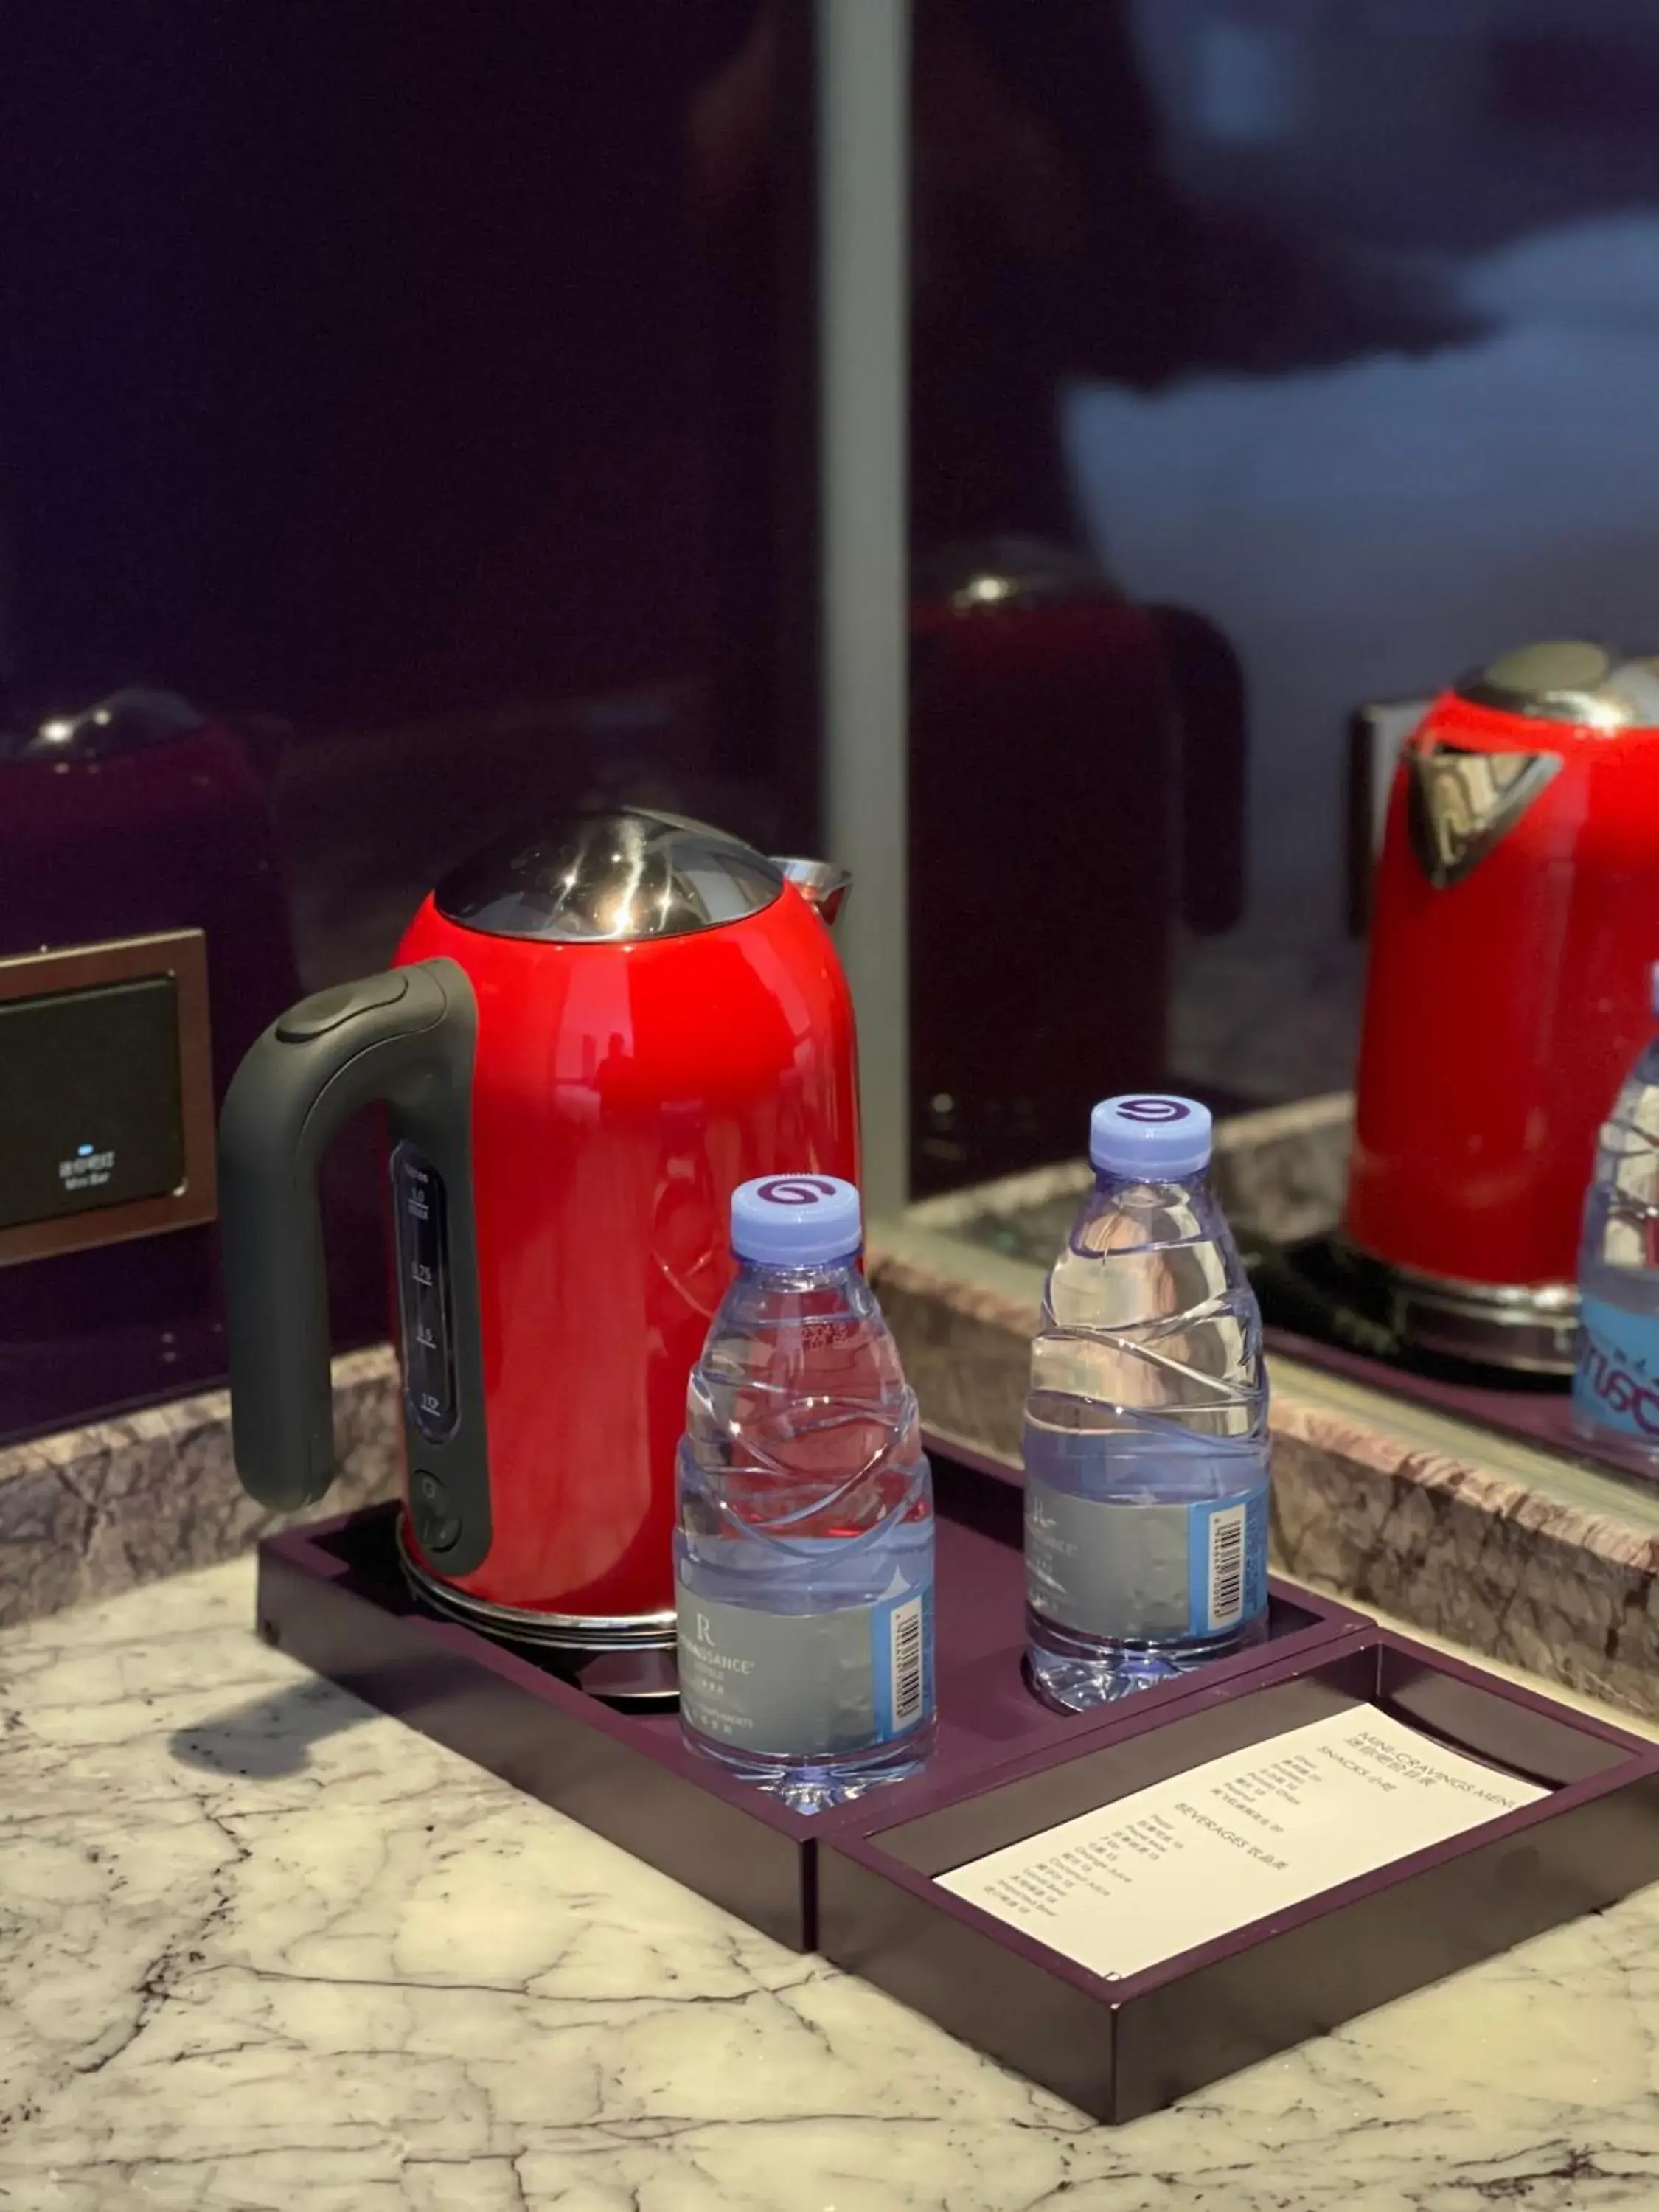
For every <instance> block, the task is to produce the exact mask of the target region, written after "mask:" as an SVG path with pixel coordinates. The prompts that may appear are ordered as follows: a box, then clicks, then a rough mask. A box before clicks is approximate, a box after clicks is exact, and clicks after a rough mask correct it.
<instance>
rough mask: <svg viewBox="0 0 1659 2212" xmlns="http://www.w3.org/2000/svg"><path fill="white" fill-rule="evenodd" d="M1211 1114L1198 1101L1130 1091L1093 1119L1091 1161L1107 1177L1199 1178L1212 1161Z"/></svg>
mask: <svg viewBox="0 0 1659 2212" xmlns="http://www.w3.org/2000/svg"><path fill="white" fill-rule="evenodd" d="M1210 1138H1211V1127H1210V1109H1209V1108H1208V1107H1207V1106H1204V1105H1201V1104H1200V1103H1199V1101H1198V1100H1197V1099H1196V1098H1172V1097H1170V1096H1169V1094H1168V1093H1167V1092H1164V1091H1130V1092H1127V1094H1126V1095H1125V1096H1124V1097H1121V1098H1103V1099H1102V1100H1101V1102H1100V1103H1099V1105H1098V1106H1097V1107H1096V1108H1095V1110H1094V1112H1093V1113H1092V1114H1091V1115H1090V1117H1089V1158H1091V1160H1092V1161H1093V1163H1094V1164H1095V1166H1096V1167H1097V1168H1099V1169H1101V1170H1103V1171H1104V1172H1105V1173H1107V1174H1109V1175H1125V1176H1140V1177H1141V1178H1142V1179H1143V1180H1148V1179H1149V1180H1151V1181H1153V1182H1157V1181H1158V1180H1159V1179H1160V1178H1162V1177H1164V1176H1188V1175H1196V1174H1197V1173H1198V1172H1199V1170H1200V1169H1201V1168H1202V1167H1203V1166H1205V1164H1206V1162H1207V1161H1208V1159H1209V1157H1210Z"/></svg>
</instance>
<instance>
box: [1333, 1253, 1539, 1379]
mask: <svg viewBox="0 0 1659 2212" xmlns="http://www.w3.org/2000/svg"><path fill="white" fill-rule="evenodd" d="M1333 1243H1334V1256H1335V1258H1336V1259H1337V1260H1338V1261H1339V1262H1340V1265H1341V1266H1342V1267H1343V1268H1344V1269H1345V1270H1346V1273H1348V1274H1349V1275H1350V1277H1351V1278H1352V1281H1353V1284H1354V1286H1355V1289H1356V1291H1358V1292H1359V1293H1360V1295H1361V1296H1362V1297H1364V1300H1365V1303H1366V1304H1368V1305H1369V1306H1370V1307H1371V1308H1372V1309H1373V1310H1376V1311H1377V1312H1379V1313H1384V1314H1386V1315H1387V1316H1388V1322H1389V1326H1390V1327H1391V1328H1393V1329H1394V1330H1395V1333H1396V1334H1398V1335H1399V1337H1400V1338H1401V1341H1402V1342H1403V1343H1406V1344H1409V1345H1415V1346H1419V1348H1420V1349H1421V1350H1423V1351H1425V1352H1438V1353H1440V1354H1441V1355H1442V1357H1443V1358H1449V1359H1457V1360H1462V1361H1465V1362H1468V1364H1473V1365H1476V1366H1480V1367H1496V1368H1502V1369H1504V1370H1508V1371H1509V1372H1510V1373H1513V1374H1518V1375H1539V1376H1561V1377H1563V1378H1565V1377H1566V1376H1570V1375H1571V1373H1572V1370H1573V1365H1574V1363H1575V1361H1576V1359H1577V1351H1578V1292H1577V1289H1576V1287H1575V1286H1574V1285H1572V1284H1571V1283H1528V1284H1506V1283H1471V1282H1466V1281H1463V1280H1461V1279H1458V1278H1456V1277H1454V1276H1449V1275H1433V1274H1430V1273H1427V1272H1426V1271H1425V1270H1424V1269H1421V1268H1418V1267H1403V1266H1401V1264H1400V1263H1399V1262H1398V1261H1391V1260H1382V1259H1379V1258H1378V1257H1377V1256H1376V1254H1375V1253H1371V1252H1367V1251H1365V1250H1364V1248H1363V1247H1362V1246H1360V1245H1358V1244H1355V1243H1352V1242H1351V1241H1350V1240H1349V1239H1347V1238H1346V1237H1338V1238H1336V1239H1334V1240H1333Z"/></svg>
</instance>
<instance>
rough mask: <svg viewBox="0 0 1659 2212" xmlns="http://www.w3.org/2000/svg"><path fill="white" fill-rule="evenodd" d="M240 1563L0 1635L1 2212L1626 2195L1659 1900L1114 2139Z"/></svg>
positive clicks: (1648, 2128) (979, 2208) (1658, 2126)
mask: <svg viewBox="0 0 1659 2212" xmlns="http://www.w3.org/2000/svg"><path fill="white" fill-rule="evenodd" d="M252 1601H253V1583H252V1564H251V1562H248V1561H246V1560H244V1561H239V1562H236V1563H234V1564H232V1565H228V1566H222V1567H216V1568H213V1569H210V1570H208V1571H204V1572H202V1573H197V1574H194V1575H189V1576H185V1577H179V1578H177V1579H175V1580H173V1581H168V1582H163V1583H156V1584H153V1585H151V1586H150V1587H149V1588H147V1589H141V1590H137V1591H134V1592H131V1593H129V1594H127V1595H123V1596H121V1597H119V1598H116V1599H112V1600H110V1601H106V1602H104V1603H102V1604H100V1605H94V1606H88V1607H80V1608H76V1609H75V1610H72V1611H70V1612H66V1613H58V1614H55V1615H53V1616H52V1617H50V1618H48V1619H46V1620H40V1621H36V1622H34V1623H32V1624H29V1625H27V1626H21V1627H18V1628H14V1629H12V1630H10V1631H9V1632H6V1634H5V1635H4V1636H3V1637H0V2207H4V2208H5V2212H106V2208H109V2209H110V2212H125V2208H128V2207H137V2208H164V2212H229V2208H236V2209H237V2212H265V2209H266V2208H269V2212H278V2208H280V2212H378V2208H380V2207H387V2208H390V2207H394V2206H396V2207H402V2206H410V2207H414V2208H416V2212H448V2208H452V2207H454V2208H460V2212H510V2209H511V2208H519V2209H520V2212H554V2208H558V2212H715V2208H720V2212H726V2208H734V2212H900V2208H904V2212H912V2208H925V2207H938V2208H941V2212H1039V2208H1042V2212H1164V2209H1165V2208H1168V2209H1169V2212H1175V2208H1177V2207H1179V2208H1181V2212H1206V2208H1215V2212H1220V2208H1222V2207H1225V2208H1226V2212H1327V2208H1328V2212H1401V2208H1410V2209H1411V2212H1480V2208H1481V2207H1482V2206H1490V2205H1500V2206H1504V2207H1512V2206H1523V2207H1530V2208H1536V2209H1537V2212H1561V2209H1562V2208H1569V2207H1570V2208H1572V2212H1579V2208H1595V2207H1601V2206H1612V2205H1647V2204H1651V2203H1654V2202H1655V2201H1656V2200H1659V1888H1656V1889H1655V1890H1653V1891H1650V1892H1648V1893H1644V1894H1642V1895H1640V1896H1638V1897H1636V1898H1633V1899H1630V1900H1628V1901H1627V1902H1626V1903H1625V1904H1624V1905H1620V1906H1618V1907H1616V1908H1614V1909H1613V1910H1612V1911H1608V1912H1606V1913H1604V1914H1601V1915H1600V1916H1598V1917H1594V1918H1591V1919H1588V1920H1585V1921H1583V1922H1581V1923H1578V1924H1577V1926H1575V1927H1571V1928H1568V1929H1560V1930H1557V1931H1556V1932H1554V1933H1553V1934H1552V1935H1549V1936H1544V1937H1541V1938H1540V1939H1538V1940H1536V1941H1534V1942H1531V1943H1529V1944H1528V1945H1527V1946H1525V1947H1524V1948H1522V1949H1521V1950H1519V1951H1516V1952H1515V1953H1513V1954H1510V1956H1509V1957H1507V1958H1505V1959H1504V1960H1498V1961H1494V1962H1492V1964H1490V1965H1487V1966H1483V1967H1480V1968H1477V1969H1475V1970H1474V1971H1472V1972H1468V1973H1467V1974H1465V1975H1463V1976H1462V1977H1460V1978H1457V1979H1456V1980H1455V1981H1453V1982H1449V1983H1446V1984H1442V1985H1441V1986H1439V1987H1438V1988H1436V1989H1432V1990H1425V1991H1421V1992H1419V1993H1418V1994H1417V1995H1415V1996H1412V1997H1409V1998H1407V1999H1405V2000H1403V2001H1402V2002H1399V2003H1397V2004H1395V2005H1393V2006H1390V2007H1389V2008H1387V2009H1386V2010H1383V2011H1382V2012H1378V2013H1375V2014H1372V2015H1370V2016H1369V2017H1368V2018H1366V2019H1364V2020H1362V2021H1357V2022H1355V2023H1354V2024H1353V2025H1352V2027H1350V2028H1349V2029H1347V2030H1346V2031H1345V2032H1344V2033H1340V2034H1338V2035H1334V2036H1331V2037H1328V2038H1326V2039H1322V2040H1320V2041H1318V2042H1316V2043H1313V2044H1310V2045H1307V2046H1305V2047H1304V2048H1303V2049H1302V2050H1300V2051H1296V2052H1293V2053H1291V2054H1290V2055H1289V2056H1287V2057H1284V2058H1281V2059H1278V2060H1274V2061H1273V2062H1271V2063H1267V2064H1266V2065H1263V2066H1260V2067H1257V2068H1255V2069H1253V2070H1252V2071H1251V2072H1249V2073H1248V2074H1244V2075H1238V2076H1237V2077H1235V2078H1234V2079H1233V2080H1231V2081H1226V2082H1224V2083H1221V2084H1219V2085H1218V2087H1214V2088H1212V2089H1211V2090H1208V2091H1206V2092H1205V2093H1202V2094H1201V2095H1199V2096H1196V2097H1194V2098H1191V2099H1189V2100H1187V2101H1186V2102H1185V2103H1183V2104H1182V2105H1181V2106H1177V2107H1176V2108H1175V2109H1173V2110H1172V2111H1170V2112H1164V2113H1159V2114H1156V2115H1154V2116H1152V2117H1151V2118H1147V2119H1144V2120H1140V2121H1137V2122H1135V2123H1133V2124H1131V2125H1129V2126H1127V2127H1125V2128H1121V2129H1116V2130H1112V2129H1106V2128H1102V2127H1099V2126H1097V2125H1095V2124H1093V2123H1091V2122H1090V2121H1088V2120H1086V2119H1085V2118H1083V2117H1082V2116H1081V2115H1079V2113H1077V2112H1073V2111H1072V2110H1071V2109H1070V2108H1069V2107H1068V2106H1065V2105H1063V2104H1061V2103H1060V2102H1059V2101H1058V2100H1055V2099H1054V2098H1053V2097H1051V2096H1049V2095H1048V2094H1047V2093H1045V2092H1042V2091H1040V2090H1037V2089H1036V2088H1033V2087H1031V2086H1030V2084H1029V2083H1026V2082H1024V2081H1021V2080H1019V2079H1018V2078H1017V2077H1016V2076H1014V2075H1010V2074H1008V2073H1006V2072H1005V2071H1004V2070H1003V2069H1000V2067H998V2066H996V2065H994V2064H993V2063H990V2062H989V2061H987V2060H985V2059H982V2058H981V2057H977V2056H976V2055H975V2053H974V2052H972V2051H969V2050H967V2049H965V2048H963V2046H962V2045H958V2044H957V2043H955V2042H953V2041H952V2040H951V2039H950V2038H949V2037H947V2036H946V2035H945V2034H944V2033H942V2031H940V2030H939V2029H937V2028H935V2027H933V2026H932V2025H931V2024H930V2023H928V2022H927V2021H922V2020H920V2019H918V2018H916V2017H915V2015H911V2014H909V2013H908V2012H907V2011H905V2010H904V2009H903V2008H902V2007H900V2006H898V2005H897V2004H896V2003H894V2002H892V2001H891V2000H890V1999H889V1998H886V1997H884V1996H881V1995H879V1994H878V1993H877V1992H876V1991H874V1990H869V1989H866V1988H865V1987H864V1986H863V1985H862V1984H860V1983H858V1982H857V1981H855V1980H853V1979H850V1978H848V1977H847V1976H846V1975H844V1974H842V1973H841V1972H837V1971H836V1969H835V1968H833V1967H830V1966H826V1965H825V1964H824V1963H823V1962H822V1961H821V1960H814V1959H802V1958H799V1957H796V1956H794V1955H793V1954H790V1953H788V1952H786V1951H783V1950H781V1949H779V1948H777V1947H776V1946H775V1945H774V1944H772V1943H771V1942H768V1941H767V1940H766V1939H765V1938H763V1937H762V1936H757V1935H756V1934H754V1933H753V1932H752V1931H750V1929H745V1928H744V1927H743V1926H741V1925H740V1924H739V1923H737V1922H736V1921H733V1920H732V1919H730V1918H728V1917H726V1915H725V1914H724V1913H722V1912H720V1911H718V1910H717V1909H716V1908H714V1906H712V1905H706V1904H704V1903H703V1902H702V1900H700V1899H697V1898H695V1897H693V1896H691V1895H690V1893H687V1892H686V1891H684V1890H682V1889H680V1888H678V1887H677V1886H676V1885H675V1884H673V1883H671V1882H670V1881H667V1880H666V1879H665V1877H664V1876H662V1875H658V1874H656V1873H654V1872H653V1871H652V1870H651V1869H648V1868H646V1867H644V1866H642V1865H641V1864H639V1863H637V1862H635V1861H634V1860H632V1859H629V1858H628V1857H625V1856H624V1855H623V1853H622V1852H620V1851H618V1850H616V1849H615V1848H614V1847H613V1846H611V1845H610V1844H605V1843H602V1842H600V1841H599V1839H598V1838H595V1837H592V1836H590V1835H588V1834H586V1832H584V1831H583V1830H582V1829H580V1828H579V1827H577V1826H574V1825H573V1824H572V1823H571V1822H569V1821H568V1820H565V1819H563V1818H562V1817H561V1816H560V1815H558V1814H554V1813H550V1812H548V1811H546V1810H545V1809H544V1808H542V1807H540V1806H538V1805H536V1804H533V1803H532V1802H529V1801H528V1800H526V1799H525V1798H523V1797H520V1796H518V1795H517V1794H516V1793H515V1792H514V1791H513V1790H511V1789H509V1788H507V1786H506V1785H505V1784H501V1783H499V1782H496V1781H495V1780H493V1779H492V1778H489V1777H488V1776H486V1775H483V1774H482V1773H480V1772H479V1771H477V1770H475V1769H474V1768H472V1767H471V1766H469V1765H466V1764H465V1761H463V1760H461V1759H458V1758H455V1757H453V1755H451V1754H450V1753H446V1752H444V1751H441V1750H440V1749H439V1748H437V1747H435V1746H434V1745H432V1744H430V1743H428V1742H426V1741H424V1740H423V1739H422V1738H420V1737H418V1736H416V1735H411V1734H410V1733H408V1732H407V1731H406V1730H404V1729H402V1728H400V1727H399V1726H398V1724H397V1723H394V1722H392V1721H390V1720H387V1719H386V1718H383V1717H380V1716H378V1715H375V1714H373V1713H371V1712H370V1711H368V1709H367V1708H366V1707H364V1706H362V1705H358V1704H357V1703H356V1701H355V1700H353V1699H350V1698H348V1697H346V1696H344V1695H343V1694H342V1693H341V1692H338V1691H336V1690H334V1689H332V1688H331V1687H330V1686H326V1685H325V1684H323V1683H320V1682H318V1681H315V1680H313V1679H312V1678H311V1677H309V1676H308V1675H307V1674H303V1673H302V1672H301V1670H300V1669H298V1668H296V1667H295V1665H294V1664H293V1662H290V1661H289V1660H287V1659H285V1658H284V1657H283V1656H281V1655H280V1654H278V1653H276V1652H273V1651H270V1650H266V1649H265V1648H264V1645H262V1644H260V1643H259V1642H258V1641H257V1639H256V1638H254V1636H253V1635H252V1632H251V1631H250V1627H249V1623H250V1621H251V1619H252Z"/></svg>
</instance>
